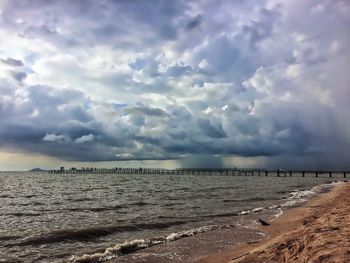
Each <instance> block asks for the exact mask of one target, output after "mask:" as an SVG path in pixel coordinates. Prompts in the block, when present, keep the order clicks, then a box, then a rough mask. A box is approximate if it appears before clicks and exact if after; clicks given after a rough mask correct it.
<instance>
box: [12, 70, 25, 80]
mask: <svg viewBox="0 0 350 263" xmlns="http://www.w3.org/2000/svg"><path fill="white" fill-rule="evenodd" d="M11 75H12V77H13V78H14V79H15V80H17V81H22V80H24V79H25V78H26V77H27V73H25V72H21V71H19V72H14V71H13V72H11Z"/></svg>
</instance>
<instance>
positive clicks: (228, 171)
mask: <svg viewBox="0 0 350 263" xmlns="http://www.w3.org/2000/svg"><path fill="white" fill-rule="evenodd" d="M48 172H49V173H51V174H144V175H147V174H153V175H163V174H164V175H165V174H168V175H221V176H276V177H288V176H289V177H292V176H299V177H305V176H313V177H321V176H322V177H329V178H332V177H333V176H334V177H343V178H346V177H347V175H350V171H331V170H330V171H319V170H281V169H278V170H267V169H240V168H218V169H216V168H215V169H206V168H178V169H162V168H112V169H110V168H109V169H108V168H82V169H76V168H70V169H64V167H61V169H59V170H49V171H48Z"/></svg>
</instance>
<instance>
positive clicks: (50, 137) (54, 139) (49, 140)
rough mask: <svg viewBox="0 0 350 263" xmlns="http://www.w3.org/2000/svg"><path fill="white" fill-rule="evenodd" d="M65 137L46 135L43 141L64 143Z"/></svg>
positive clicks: (52, 134)
mask: <svg viewBox="0 0 350 263" xmlns="http://www.w3.org/2000/svg"><path fill="white" fill-rule="evenodd" d="M64 138H65V136H64V135H62V134H60V135H56V134H54V133H46V135H45V136H44V138H43V141H48V142H54V141H62V140H64Z"/></svg>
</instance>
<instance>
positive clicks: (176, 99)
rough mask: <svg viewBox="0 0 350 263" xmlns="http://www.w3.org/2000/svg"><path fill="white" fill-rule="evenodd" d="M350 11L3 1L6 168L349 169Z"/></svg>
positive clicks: (274, 5)
mask: <svg viewBox="0 0 350 263" xmlns="http://www.w3.org/2000/svg"><path fill="white" fill-rule="evenodd" d="M349 46H350V2H349V1H346V0H344V1H341V0H308V1H304V0H247V1H238V0H231V1H219V0H215V1H214V0H211V1H209V0H202V1H189V0H183V1H182V0H176V1H165V0H164V1H161V0H159V1H153V0H147V1H136V0H128V1H127V0H116V1H112V0H111V1H107V0H100V1H93V0H84V1H83V0H75V1H69V0H55V1H54V0H31V1H29V0H28V1H21V0H8V1H7V0H0V170H25V169H30V168H33V167H42V168H57V167H59V166H61V165H64V166H78V167H80V166H86V167H87V166H89V167H93V166H95V167H115V166H124V167H133V166H136V167H138V166H146V167H169V168H174V167H234V166H237V167H263V168H281V169H283V168H284V169H291V168H293V169H301V168H308V169H316V168H317V169H350V121H349V120H350V118H349V115H350V49H349Z"/></svg>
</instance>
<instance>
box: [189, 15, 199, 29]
mask: <svg viewBox="0 0 350 263" xmlns="http://www.w3.org/2000/svg"><path fill="white" fill-rule="evenodd" d="M202 19H203V18H202V16H201V14H198V15H196V16H195V17H194V18H193V19H192V20H191V21H190V22H188V24H187V25H186V29H187V30H192V29H194V28H196V27H198V26H199V25H200V24H201V23H202Z"/></svg>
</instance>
